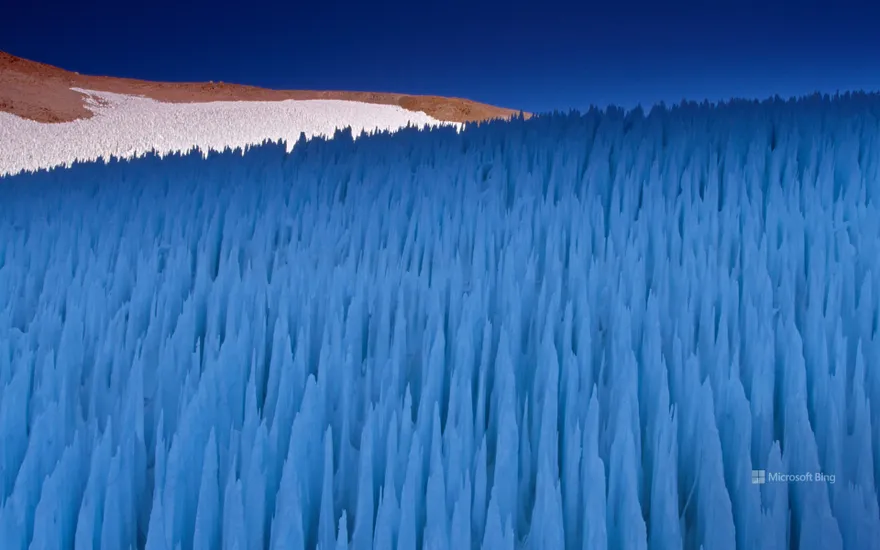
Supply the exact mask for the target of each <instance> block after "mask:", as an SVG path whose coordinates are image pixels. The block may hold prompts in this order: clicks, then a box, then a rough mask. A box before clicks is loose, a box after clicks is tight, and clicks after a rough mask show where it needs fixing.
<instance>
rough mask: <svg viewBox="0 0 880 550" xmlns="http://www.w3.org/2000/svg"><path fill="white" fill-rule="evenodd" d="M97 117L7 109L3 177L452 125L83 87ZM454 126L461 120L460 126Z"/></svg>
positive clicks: (353, 111) (0, 117) (337, 104)
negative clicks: (31, 115)
mask: <svg viewBox="0 0 880 550" xmlns="http://www.w3.org/2000/svg"><path fill="white" fill-rule="evenodd" d="M74 90H75V91H78V92H80V93H82V94H84V95H86V97H87V99H86V105H87V107H88V108H89V109H90V110H91V111H93V112H94V116H92V117H91V118H88V119H85V120H76V121H73V122H65V123H53V124H46V123H40V122H34V121H31V120H26V119H23V118H20V117H17V116H15V115H11V114H9V113H3V112H0V175H9V174H16V173H18V172H21V171H33V170H38V169H41V168H44V169H45V168H52V167H55V166H66V165H69V164H70V163H72V162H75V161H88V160H97V159H109V158H110V157H117V158H131V157H135V156H141V155H143V154H145V153H148V152H150V151H156V152H158V153H160V154H168V153H172V152H187V151H190V150H192V149H197V150H201V151H209V150H215V151H216V150H219V151H222V150H223V149H225V148H227V147H228V148H230V149H235V148H246V147H249V146H253V145H258V144H261V143H263V142H265V141H267V140H268V141H279V140H283V141H285V142H287V143H289V144H290V145H292V144H293V143H295V142H296V141H297V139H299V137H300V133H303V134H305V135H306V137H308V138H311V137H314V136H325V137H327V136H332V135H333V132H335V131H336V130H337V129H342V128H346V127H350V128H352V129H353V130H354V133H355V135H357V134H360V132H361V131H363V130H365V131H375V130H389V131H393V130H398V129H400V128H403V127H405V126H407V125H412V126H416V127H425V126H437V125H441V124H447V123H444V122H441V121H439V120H436V119H434V118H432V117H430V116H428V115H426V114H425V113H421V112H413V111H407V110H405V109H403V108H402V107H397V106H392V105H373V104H369V103H361V102H357V101H338V100H308V101H297V100H287V101H215V102H211V103H163V102H159V101H154V100H152V99H149V98H145V97H136V96H130V95H121V94H114V93H110V92H97V91H92V90H80V89H77V88H74ZM454 126H460V125H457V124H454Z"/></svg>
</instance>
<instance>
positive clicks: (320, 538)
mask: <svg viewBox="0 0 880 550" xmlns="http://www.w3.org/2000/svg"><path fill="white" fill-rule="evenodd" d="M878 201H880V96H876V95H864V94H859V95H845V96H836V97H823V96H814V97H808V98H803V99H801V100H798V101H782V100H778V99H777V100H774V101H767V102H762V103H758V102H745V101H743V102H733V103H729V104H725V105H722V106H710V105H705V104H704V105H697V104H686V105H682V106H676V107H674V108H665V107H663V108H656V109H653V110H652V111H651V112H650V113H648V114H645V113H644V112H642V111H640V110H636V111H632V112H623V111H620V110H614V109H609V110H604V111H598V110H593V111H590V112H587V113H584V114H577V113H572V114H555V115H547V116H539V117H535V118H532V119H529V120H524V119H522V118H519V119H516V120H514V121H512V122H510V123H491V124H484V125H480V126H470V127H468V128H466V129H465V130H464V131H462V132H461V133H458V132H457V131H456V130H455V129H452V128H446V129H435V130H432V131H419V130H416V129H412V128H411V129H406V130H404V131H402V132H400V133H398V134H395V135H389V134H378V135H373V136H363V137H359V138H358V139H353V138H352V135H351V133H350V132H340V133H339V134H338V135H337V136H336V137H335V138H334V139H332V140H321V139H318V140H313V141H309V142H305V140H301V141H300V142H299V143H298V144H297V145H296V146H295V147H294V149H293V151H292V152H291V153H287V152H285V148H284V146H283V145H279V144H264V145H262V146H259V147H256V148H253V149H251V150H249V151H247V152H246V153H245V154H244V155H243V154H242V152H241V151H235V152H232V151H228V152H225V153H214V154H210V155H209V156H208V158H207V159H206V158H203V157H202V156H201V155H199V154H190V155H187V156H171V157H166V158H164V159H161V158H159V157H156V156H148V157H146V158H143V159H139V160H134V161H124V162H120V161H113V162H111V163H109V164H104V163H92V164H78V165H74V166H73V167H72V168H69V169H60V170H53V171H50V172H40V173H37V174H25V175H19V176H16V177H7V178H0V445H2V449H0V548H2V550H19V549H34V550H37V549H40V550H43V549H45V550H50V549H51V550H54V549H69V548H70V549H75V550H85V549H103V550H126V549H129V548H137V549H140V548H146V549H148V550H178V549H181V550H189V549H191V548H194V549H215V548H216V549H240V550H255V549H266V548H267V549H272V550H281V549H289V550H297V549H314V548H320V549H321V550H342V549H352V550H365V549H370V548H375V549H380V550H386V549H396V550H416V549H422V550H477V549H487V550H514V549H530V550H553V549H562V548H565V549H583V550H592V549H604V548H610V549H640V548H651V549H661V550H665V549H673V548H685V549H694V550H696V549H700V548H702V549H704V550H727V549H734V548H738V549H744V550H751V549H764V548H767V549H790V548H804V549H816V550H834V549H838V548H847V549H855V550H863V549H871V548H878V547H880V509H878V480H880V335H878V317H880V315H878V302H880V204H878Z"/></svg>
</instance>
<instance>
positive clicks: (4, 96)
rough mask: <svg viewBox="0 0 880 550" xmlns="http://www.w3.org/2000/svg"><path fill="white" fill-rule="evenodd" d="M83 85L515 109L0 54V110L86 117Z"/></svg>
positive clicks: (219, 96) (223, 96)
mask: <svg viewBox="0 0 880 550" xmlns="http://www.w3.org/2000/svg"><path fill="white" fill-rule="evenodd" d="M71 88H81V89H86V90H96V91H102V92H113V93H118V94H129V95H136V96H144V97H149V98H152V99H155V100H157V101H164V102H168V103H196V102H207V101H280V100H285V99H300V100H303V99H342V100H349V101H362V102H365V103H377V104H382V105H399V106H401V107H403V108H404V109H407V110H410V111H421V112H424V113H426V114H428V115H429V116H432V117H434V118H436V119H438V120H444V121H448V122H478V121H485V120H491V119H499V118H501V119H506V118H510V117H511V116H512V115H515V114H516V113H517V111H514V110H512V109H504V108H501V107H493V106H491V105H486V104H484V103H477V102H475V101H470V100H467V99H459V98H447V97H438V96H418V95H406V94H395V93H376V92H332V91H307V90H270V89H266V88H257V87H255V86H245V85H241V84H224V83H222V82H220V83H213V82H208V83H204V82H201V83H198V82H194V83H189V82H186V83H173V82H148V81H144V80H134V79H130V78H115V77H107V76H86V75H80V74H78V73H74V72H71V71H66V70H64V69H60V68H58V67H53V66H52V65H46V64H45V63H38V62H36V61H29V60H27V59H22V58H20V57H16V56H14V55H11V54H8V53H5V52H0V111H5V112H7V113H12V114H14V115H18V116H20V117H23V118H27V119H30V120H35V121H38V122H69V121H73V120H78V119H83V118H89V117H91V116H92V112H91V111H89V110H88V109H86V107H85V105H84V101H85V96H83V94H80V93H78V92H75V91H73V90H71Z"/></svg>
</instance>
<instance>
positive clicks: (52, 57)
mask: <svg viewBox="0 0 880 550" xmlns="http://www.w3.org/2000/svg"><path fill="white" fill-rule="evenodd" d="M184 4H185V5H184V6H183V7H180V6H175V5H174V3H173V2H169V1H167V0H159V1H151V2H114V3H110V2H105V1H104V0H98V1H96V2H89V3H71V2H67V3H62V2H57V1H56V2H43V1H41V0H12V4H11V6H10V7H8V8H4V10H5V11H4V15H3V17H2V18H0V49H2V50H5V51H9V52H11V53H13V54H16V55H21V56H24V57H28V58H31V59H35V60H38V61H44V62H47V63H52V64H55V65H60V66H62V67H65V68H68V69H71V70H76V71H79V72H81V73H93V74H110V75H115V76H128V77H136V78H145V79H153V80H172V81H187V80H189V81H202V80H215V81H220V80H222V81H225V82H238V83H246V84H253V85H259V86H268V87H277V88H308V89H344V90H370V91H396V92H404V93H426V94H437V95H448V96H458V97H466V98H470V99H475V100H478V101H485V102H488V103H494V104H499V105H503V106H509V107H513V108H519V109H524V110H528V111H546V110H552V109H562V110H566V109H569V108H579V109H584V108H587V107H589V106H590V105H592V104H597V105H607V104H609V103H614V104H618V105H623V106H627V107H630V106H634V105H636V104H638V103H642V104H643V105H650V104H652V103H654V102H656V101H660V100H663V101H666V102H677V101H679V100H681V99H682V98H688V99H695V100H702V99H710V100H717V99H723V98H727V97H730V96H739V97H743V96H744V97H766V96H769V95H772V94H780V95H783V96H788V95H793V94H795V95H797V94H803V93H809V92H811V91H815V90H819V91H823V92H834V91H835V90H838V89H839V90H842V91H843V90H852V89H868V90H877V89H880V30H878V29H880V8H876V7H871V3H869V2H866V1H863V0H837V1H834V2H830V1H818V0H803V1H801V2H797V3H794V2H779V1H774V0H769V1H766V2H754V1H748V2H723V1H721V2H711V3H710V2H706V1H697V0H689V1H682V0H676V1H673V2H665V3H664V2H652V3H648V2H645V1H644V0H641V1H634V0H619V1H612V2H578V3H576V2H570V1H566V2H561V1H556V0H542V1H534V0H533V1H530V2H523V1H520V0H513V1H511V2H506V3H501V2H479V1H471V2H466V1H460V0H451V1H447V2H432V1H412V0H410V1H409V2H402V1H398V0H394V1H387V2H339V1H332V0H316V1H315V2H314V4H313V5H309V4H307V3H304V2H300V1H298V0H291V1H288V2H285V3H273V2H261V3H257V2H254V3H253V4H252V5H253V6H254V7H252V5H251V4H249V3H245V2H228V1H225V0H217V1H214V2H202V1H196V2H184ZM257 6H258V8H257Z"/></svg>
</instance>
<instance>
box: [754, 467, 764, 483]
mask: <svg viewBox="0 0 880 550" xmlns="http://www.w3.org/2000/svg"><path fill="white" fill-rule="evenodd" d="M766 482H767V477H766V474H765V472H764V470H752V485H763V484H764V483H766Z"/></svg>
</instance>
